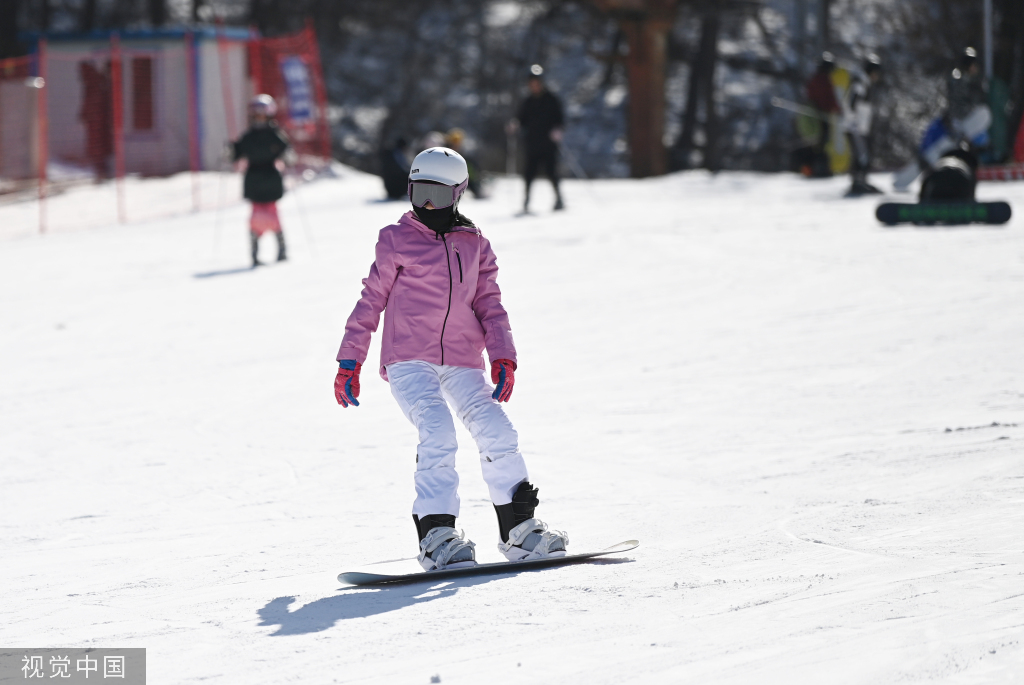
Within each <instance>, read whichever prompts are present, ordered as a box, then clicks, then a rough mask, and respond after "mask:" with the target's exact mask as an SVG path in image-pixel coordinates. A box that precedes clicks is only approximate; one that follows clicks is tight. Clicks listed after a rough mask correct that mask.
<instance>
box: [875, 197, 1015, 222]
mask: <svg viewBox="0 0 1024 685" xmlns="http://www.w3.org/2000/svg"><path fill="white" fill-rule="evenodd" d="M1011 214H1012V212H1011V210H1010V205H1009V204H1007V203H1006V202H922V203H920V204H910V203H903V202H886V203H884V204H880V205H878V209H876V210H875V216H876V217H877V218H878V220H879V221H881V222H882V223H883V224H886V225H888V226H895V225H896V224H905V223H911V224H917V225H925V226H930V225H932V224H946V225H952V224H1005V223H1006V222H1007V221H1009V220H1010V215H1011Z"/></svg>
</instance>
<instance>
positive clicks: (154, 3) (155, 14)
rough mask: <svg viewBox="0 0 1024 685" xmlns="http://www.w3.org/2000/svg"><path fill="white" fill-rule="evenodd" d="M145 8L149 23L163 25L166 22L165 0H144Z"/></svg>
mask: <svg viewBox="0 0 1024 685" xmlns="http://www.w3.org/2000/svg"><path fill="white" fill-rule="evenodd" d="M146 8H147V9H148V10H149V23H150V24H151V25H153V26H163V25H164V24H165V23H166V22H167V0H146Z"/></svg>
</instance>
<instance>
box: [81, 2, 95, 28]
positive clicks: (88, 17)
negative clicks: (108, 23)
mask: <svg viewBox="0 0 1024 685" xmlns="http://www.w3.org/2000/svg"><path fill="white" fill-rule="evenodd" d="M94 28H96V0H85V1H84V2H83V3H82V9H81V10H80V11H79V14H78V30H79V31H82V32H86V31H92V30H93V29H94Z"/></svg>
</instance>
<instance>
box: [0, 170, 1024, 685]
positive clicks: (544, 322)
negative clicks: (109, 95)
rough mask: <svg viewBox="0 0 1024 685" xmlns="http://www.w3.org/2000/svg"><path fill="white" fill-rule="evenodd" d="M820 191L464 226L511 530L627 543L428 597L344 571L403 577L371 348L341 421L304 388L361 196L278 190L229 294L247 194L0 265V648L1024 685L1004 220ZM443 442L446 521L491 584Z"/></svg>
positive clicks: (390, 412) (769, 185)
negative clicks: (486, 271) (488, 253)
mask: <svg viewBox="0 0 1024 685" xmlns="http://www.w3.org/2000/svg"><path fill="white" fill-rule="evenodd" d="M845 183H846V181H845V179H835V180H832V181H822V182H807V181H803V180H801V179H797V178H792V177H786V176H757V175H747V174H722V175H719V176H717V177H712V176H708V175H705V174H703V173H688V174H684V175H675V176H671V177H666V178H661V179H655V180H648V181H595V182H591V183H578V182H576V183H574V182H569V183H567V184H566V186H567V190H566V195H567V202H568V204H569V210H568V211H566V212H564V213H559V214H553V213H550V212H548V211H547V208H548V207H550V202H551V196H550V193H549V191H548V188H547V187H546V186H545V185H544V184H541V185H540V186H539V187H538V189H537V192H536V193H535V195H536V198H535V207H536V208H538V210H540V209H541V208H542V207H543V211H539V213H538V215H536V216H528V217H519V218H517V217H513V213H514V211H515V210H516V208H517V206H518V203H519V201H520V187H519V185H518V183H517V182H513V181H499V182H498V183H497V185H496V186H495V196H494V198H493V199H491V200H489V201H472V200H467V201H466V202H465V205H464V210H465V213H466V214H467V215H469V216H470V217H472V218H473V219H474V220H476V221H477V222H478V223H479V224H480V225H481V226H482V227H483V229H484V231H485V232H486V233H487V235H488V236H489V237H490V238H491V240H492V241H493V243H494V245H495V248H496V251H497V254H498V259H499V264H500V266H501V269H502V274H501V284H502V287H503V290H504V293H505V303H506V306H507V308H508V309H509V311H510V314H511V317H512V323H513V330H514V334H515V336H516V341H517V344H518V347H519V353H520V369H519V372H518V373H517V384H516V390H515V394H514V396H513V398H512V402H511V404H510V405H509V409H508V411H509V413H510V415H511V417H512V419H513V421H514V422H515V424H516V427H517V429H518V430H519V433H520V437H521V440H522V445H523V449H524V453H525V455H526V457H527V460H528V463H529V465H530V469H531V477H532V480H533V482H534V483H536V484H537V485H538V486H539V487H540V491H541V507H540V508H539V510H538V514H539V515H540V516H542V517H543V518H544V519H545V520H547V521H548V522H550V523H551V524H552V525H553V526H554V527H557V528H563V529H565V530H567V531H568V532H569V534H570V538H571V549H573V550H579V551H582V550H588V549H594V548H599V547H604V546H605V545H607V544H611V543H614V542H618V541H619V540H623V539H628V538H633V537H635V538H638V539H640V541H641V546H640V547H639V548H638V549H637V550H636V551H635V552H632V553H630V554H628V555H627V557H625V558H623V559H619V560H614V561H606V562H603V563H593V564H589V565H582V566H571V567H564V568H558V569H551V570H546V571H542V572H535V573H522V574H519V575H510V576H500V577H485V578H470V579H465V580H460V581H457V582H446V583H438V584H436V585H434V586H431V585H427V584H422V585H411V586H403V587H396V588H388V589H346V588H342V587H339V584H338V582H337V581H336V579H335V576H336V575H337V573H338V572H339V571H341V570H345V569H348V568H352V567H354V566H359V565H362V564H363V563H366V562H370V561H379V560H386V559H394V558H398V557H408V556H411V555H412V554H413V553H414V551H415V534H414V528H413V525H412V521H411V518H410V515H409V510H410V505H411V500H412V471H413V468H414V464H413V462H414V458H415V443H416V435H415V432H414V430H413V429H412V427H411V426H410V425H408V424H407V423H406V422H405V419H404V418H403V417H402V415H401V413H400V411H399V409H398V407H397V406H396V405H395V403H394V400H393V399H392V398H391V396H390V393H389V392H388V388H387V385H386V384H385V383H384V382H383V381H381V380H380V379H379V378H378V377H376V375H375V373H374V370H373V366H374V365H375V364H376V361H377V349H378V348H377V346H376V342H375V345H374V349H373V351H372V353H371V358H370V360H369V362H368V364H367V369H366V372H365V373H364V375H363V394H362V396H361V398H360V399H361V401H362V406H360V407H358V408H354V409H348V410H343V409H341V408H339V407H338V406H337V405H336V404H335V403H334V400H333V399H332V382H333V377H334V371H335V368H336V365H335V362H334V354H335V351H336V349H337V345H338V342H339V340H340V336H341V333H342V330H343V325H344V321H345V318H346V317H347V315H348V313H349V311H350V309H351V307H352V305H353V303H354V301H355V298H356V297H357V295H358V292H359V289H360V279H361V278H362V277H363V276H364V275H365V273H366V271H367V268H368V266H369V263H370V260H371V259H372V254H373V243H374V240H375V237H376V232H377V229H378V228H380V227H381V226H383V225H385V224H386V223H389V222H390V221H391V220H393V219H395V218H396V217H397V216H398V215H399V214H400V213H401V212H402V211H404V206H403V205H401V204H395V203H383V202H376V201H374V200H373V199H372V198H376V197H378V196H379V195H380V188H379V180H378V179H376V178H373V177H368V176H364V175H361V174H358V173H356V172H351V171H346V172H345V173H344V174H343V176H342V177H341V178H340V179H335V180H324V181H319V182H316V183H313V184H311V185H308V186H305V187H303V188H302V189H301V190H299V191H298V193H294V192H293V193H292V194H290V195H289V196H287V197H286V198H285V200H284V201H283V204H282V218H283V221H284V222H285V223H286V231H287V234H288V238H289V240H290V242H291V254H292V255H293V258H292V260H291V261H289V262H288V263H286V264H283V265H275V266H271V267H268V268H265V269H259V270H256V271H249V270H245V269H244V268H243V267H244V266H245V264H246V239H247V238H246V228H245V221H246V217H247V214H246V209H245V208H244V207H243V206H242V205H234V206H232V207H231V208H229V209H227V210H225V211H224V212H223V213H222V214H221V215H220V216H219V218H218V216H217V214H216V213H215V212H207V213H202V214H195V215H184V216H181V217H178V218H175V219H168V220H163V221H158V222H153V223H147V224H134V225H129V226H123V227H116V226H108V227H105V228H98V229H95V230H87V231H86V230H83V231H76V232H67V233H56V234H52V235H47V236H43V237H36V236H28V237H26V236H22V237H15V238H8V239H6V240H4V241H3V242H0V379H2V380H0V455H2V456H0V492H2V496H0V559H2V562H0V584H2V586H3V588H4V592H3V600H2V601H0V615H2V617H3V620H2V621H0V644H3V645H8V646H26V647H31V646H37V647H60V646H103V647H119V646H130V647H146V648H148V660H149V676H150V679H151V680H150V682H153V683H191V682H199V681H203V682H214V683H243V682H244V683H285V682H296V683H298V682H301V683H330V682H340V683H346V682H359V683H429V682H433V681H432V680H431V678H432V677H434V676H437V677H438V678H439V681H440V682H442V683H480V682H493V683H513V682H514V683H522V682H536V683H547V682H572V683H588V684H591V683H621V682H638V683H639V682H643V683H651V682H664V683H677V682H715V683H751V682H758V683H794V682H817V683H820V682H829V683H874V682H896V681H901V680H911V681H914V680H932V681H940V682H956V683H992V682H1019V681H1020V680H1021V679H1024V648H1022V645H1021V641H1022V640H1024V619H1022V616H1024V456H1022V452H1021V448H1020V444H1021V442H1022V441H1024V353H1022V341H1024V315H1022V309H1021V307H1022V302H1024V234H1022V231H1021V226H1022V223H1021V220H1020V219H1014V221H1013V222H1011V223H1010V224H1009V225H1008V226H1006V227H1002V228H982V227H972V228H957V229H917V228H903V229H885V228H882V227H880V226H879V225H877V224H876V223H875V221H874V219H873V208H874V200H873V199H862V200H842V199H840V195H841V192H842V190H843V187H844V185H845ZM142 187H145V185H144V183H142V184H140V188H142ZM95 192H97V193H100V192H106V191H105V190H104V189H97V190H96V191H95ZM980 194H981V195H983V196H985V197H992V198H994V197H1002V198H1006V199H1009V200H1011V201H1015V202H1016V204H1017V206H1018V207H1020V208H1024V187H1022V186H1021V185H1019V184H1018V185H995V184H989V185H982V187H981V189H980ZM81 197H82V201H83V202H85V203H86V205H87V204H88V197H89V195H88V193H87V192H86V191H83V195H82V196H81ZM103 201H106V200H103ZM23 210H24V208H23V207H22V208H20V209H19V208H17V207H15V208H11V207H4V208H0V223H4V224H7V228H8V229H11V226H12V222H13V221H15V220H18V221H21V220H23V218H17V219H16V215H15V214H14V212H16V211H18V212H22V213H21V214H18V215H17V217H25V216H28V214H27V213H26V212H25V211H23ZM33 220H34V218H33ZM218 221H219V222H220V223H219V226H220V227H219V229H218V228H217V225H218ZM16 229H17V227H15V228H13V229H11V231H12V232H13V233H19V230H16ZM266 247H267V248H268V252H269V251H270V248H271V245H270V244H269V243H268V244H267V245H266ZM268 256H269V255H268ZM460 430H461V427H460ZM461 436H462V444H463V447H464V449H463V451H462V453H461V454H460V457H459V461H460V468H461V471H462V475H463V486H462V502H463V513H462V516H461V518H460V521H459V526H460V527H463V528H465V529H466V531H467V533H468V535H469V536H470V537H472V538H473V539H474V540H476V541H477V543H478V545H479V547H478V552H479V557H480V559H481V560H496V559H497V555H498V553H497V551H496V550H495V549H494V543H495V541H496V540H495V538H496V526H495V521H494V514H493V511H492V508H491V506H490V504H489V502H488V500H487V491H486V488H485V487H484V485H483V483H482V481H481V479H480V477H479V466H478V465H477V463H476V457H475V449H474V448H473V446H472V442H471V440H470V439H469V436H468V434H466V433H465V432H464V431H463V432H462V433H461Z"/></svg>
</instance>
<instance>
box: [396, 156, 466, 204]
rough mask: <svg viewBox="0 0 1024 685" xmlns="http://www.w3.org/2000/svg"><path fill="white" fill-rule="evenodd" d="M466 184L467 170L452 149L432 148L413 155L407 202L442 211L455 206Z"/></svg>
mask: <svg viewBox="0 0 1024 685" xmlns="http://www.w3.org/2000/svg"><path fill="white" fill-rule="evenodd" d="M468 185H469V167H467V166H466V160H465V159H463V158H462V155H460V154H459V153H458V152H456V151H455V150H452V149H450V148H446V147H432V148H429V149H426V150H424V151H423V152H421V153H419V154H418V155H416V159H414V160H413V161H412V170H411V171H410V172H409V200H410V201H412V204H413V206H414V207H427V205H428V203H429V208H430V209H443V208H445V207H451V206H452V205H454V204H457V203H458V201H459V198H460V197H462V193H463V192H465V190H466V186H468Z"/></svg>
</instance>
